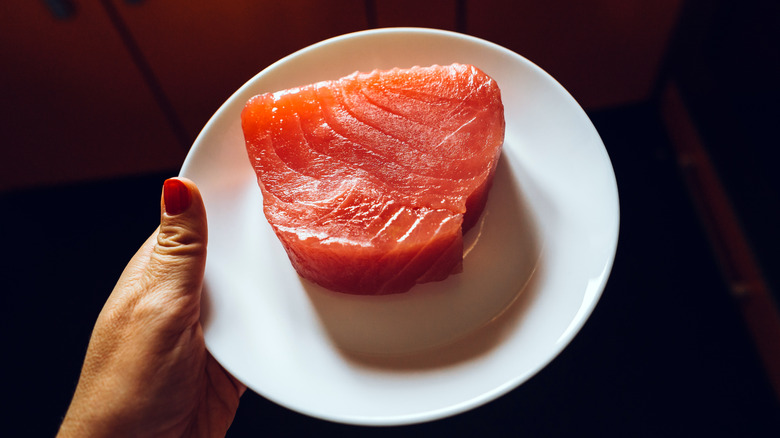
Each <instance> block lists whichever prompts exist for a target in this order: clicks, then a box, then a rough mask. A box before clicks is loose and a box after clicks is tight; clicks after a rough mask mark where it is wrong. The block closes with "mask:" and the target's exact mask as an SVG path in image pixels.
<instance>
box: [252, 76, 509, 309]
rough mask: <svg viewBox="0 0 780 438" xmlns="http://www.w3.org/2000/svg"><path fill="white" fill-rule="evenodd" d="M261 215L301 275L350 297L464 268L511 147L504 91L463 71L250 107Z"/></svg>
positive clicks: (268, 98) (287, 94)
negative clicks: (503, 155) (468, 244)
mask: <svg viewBox="0 0 780 438" xmlns="http://www.w3.org/2000/svg"><path fill="white" fill-rule="evenodd" d="M242 127H243V130H244V136H245V139H246V146H247V152H248V155H249V158H250V162H251V163H252V165H253V167H254V169H255V171H256V172H257V175H258V183H259V185H260V188H261V190H262V192H263V209H264V213H265V215H266V218H267V219H268V222H269V224H270V225H271V227H272V228H273V230H274V232H275V233H276V235H277V237H279V239H280V241H281V242H282V244H283V246H284V248H285V250H286V251H287V254H288V255H289V257H290V260H291V262H292V264H293V266H294V267H295V269H296V270H297V271H298V273H299V274H300V275H301V276H302V277H304V278H307V279H309V280H311V281H314V282H316V283H318V284H320V285H322V286H324V287H326V288H329V289H332V290H335V291H340V292H346V293H354V294H386V293H398V292H404V291H406V290H408V289H410V288H411V287H412V286H413V285H414V284H416V283H420V282H428V281H438V280H443V279H444V278H446V277H447V276H449V275H450V274H453V273H457V272H459V271H460V270H461V268H462V257H463V248H462V246H463V232H464V231H465V230H467V229H468V228H469V227H471V226H472V225H473V224H474V223H475V222H476V221H477V219H478V218H479V215H480V214H481V211H482V209H483V208H484V205H485V202H486V200H487V195H488V191H489V188H490V184H491V182H492V178H493V173H494V171H495V168H496V164H497V161H498V158H499V155H500V152H501V145H502V143H503V136H504V118H503V106H502V104H501V98H500V91H499V89H498V86H497V85H496V83H495V82H494V81H493V80H492V79H491V78H490V77H489V76H487V75H485V74H484V73H483V72H482V71H480V70H479V69H477V68H475V67H472V66H466V65H461V64H453V65H451V66H444V67H442V66H432V67H414V68H412V69H393V70H388V71H378V70H377V71H373V72H370V73H354V74H352V75H350V76H347V77H344V78H341V79H339V80H336V81H327V82H320V83H316V84H312V85H307V86H303V87H297V88H292V89H289V90H285V91H280V92H276V93H268V94H263V95H259V96H255V97H254V98H252V99H251V100H250V101H249V102H248V103H247V105H246V107H245V109H244V111H243V113H242Z"/></svg>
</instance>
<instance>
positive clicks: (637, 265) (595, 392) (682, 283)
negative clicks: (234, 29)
mask: <svg viewBox="0 0 780 438" xmlns="http://www.w3.org/2000/svg"><path fill="white" fill-rule="evenodd" d="M590 116H591V118H592V120H593V122H594V124H595V125H596V128H597V129H598V131H599V132H600V134H601V136H602V138H603V140H604V142H605V144H606V146H607V149H608V152H609V154H610V157H611V159H612V161H613V166H614V168H615V173H616V176H617V181H618V188H619V193H620V202H621V232H620V240H619V246H618V252H617V257H616V260H615V264H614V269H613V272H612V275H611V277H610V280H609V284H608V285H607V288H606V290H605V292H604V295H603V297H602V299H601V301H600V303H599V304H598V306H597V307H596V309H595V311H594V313H593V315H592V317H591V318H590V320H589V321H588V323H587V324H586V325H585V327H584V328H583V330H582V331H581V332H580V334H579V335H578V336H577V337H576V338H575V339H574V341H573V342H572V343H571V344H570V345H569V347H567V348H566V349H565V350H564V352H563V353H562V354H561V355H560V356H559V357H558V358H557V359H555V360H554V361H553V362H552V363H551V364H550V365H549V366H548V367H547V368H545V369H544V370H542V371H541V372H540V373H539V374H537V375H536V376H535V377H533V378H532V379H530V380H529V381H528V382H527V383H525V384H524V385H522V386H521V387H519V388H517V389H516V390H514V391H512V392H511V393H509V394H508V395H506V396H504V397H502V398H500V399H498V400H496V401H494V402H492V403H489V404H487V405H485V406H483V407H480V408H477V409H475V410H473V411H470V412H467V413H464V414H462V415H459V416H456V417H453V418H448V419H444V420H440V421H436V422H432V423H427V424H421V425H414V426H408V427H398V428H363V427H351V426H345V425H340V424H334V423H329V422H324V421H320V420H316V419H312V418H308V417H305V416H302V415H299V414H296V413H293V412H291V411H289V410H287V409H285V408H282V407H279V406H277V405H275V404H273V403H270V402H268V401H267V400H264V399H263V398H261V397H259V396H257V395H256V394H253V393H247V394H246V395H245V396H244V398H243V399H242V402H241V407H240V409H239V412H238V414H237V416H236V420H235V422H234V425H233V427H232V428H231V430H230V432H229V434H228V436H234V437H243V436H261V435H265V436H307V435H313V434H315V433H316V434H322V433H330V432H335V433H338V434H339V435H340V436H373V435H378V436H388V435H389V436H395V435H399V436H401V435H403V436H477V435H480V436H483V435H484V436H491V434H492V435H493V436H496V435H501V436H503V435H508V434H510V433H511V434H514V435H517V436H520V435H522V436H544V437H550V436H563V437H570V436H735V437H736V436H740V437H744V436H751V437H764V436H766V437H776V436H780V405H779V404H778V401H777V399H776V398H775V396H774V394H773V393H772V391H771V389H770V387H769V384H768V381H767V379H766V377H765V375H764V373H763V370H762V369H761V367H760V364H759V361H758V356H757V354H756V352H755V351H754V349H753V346H752V343H751V340H750V339H749V337H748V335H747V332H746V330H745V328H744V324H743V322H742V320H741V319H740V315H739V312H738V308H737V307H736V305H735V303H734V301H733V300H732V299H731V297H730V296H729V294H728V290H727V288H726V287H725V285H724V283H723V281H722V279H721V276H720V274H719V272H718V269H717V266H716V263H715V261H714V259H713V257H712V255H711V254H710V251H709V245H708V242H707V241H706V239H705V236H704V234H703V232H702V230H701V228H700V225H699V222H698V220H697V218H696V215H695V212H694V210H693V207H692V204H691V202H690V200H689V198H688V195H687V192H686V190H685V187H684V186H683V184H682V181H681V179H680V177H679V175H678V172H677V169H676V167H675V164H674V159H673V156H672V152H671V148H670V146H669V144H668V141H667V139H666V137H665V136H664V134H663V129H662V127H661V125H660V122H659V119H658V117H657V114H656V112H655V110H654V108H653V107H652V106H649V105H639V106H633V107H626V108H620V109H615V110H609V111H600V112H594V113H591V114H590ZM175 173H176V170H175V169H172V170H171V175H172V174H175ZM167 176H169V175H151V176H145V177H137V178H131V179H123V180H117V181H105V182H99V183H94V184H84V185H76V186H68V187H60V188H52V189H47V190H34V191H26V192H17V193H11V194H4V195H1V196H2V197H0V209H2V212H3V214H2V219H0V220H1V221H2V223H0V225H1V226H0V230H1V231H0V232H2V241H3V242H4V243H5V248H6V255H5V257H4V262H3V264H2V266H3V268H2V269H3V280H4V287H3V293H2V303H3V305H2V318H0V320H2V333H3V343H4V346H5V352H6V353H5V355H4V356H5V360H4V361H3V368H4V369H3V370H4V373H3V375H4V376H5V377H6V384H5V385H4V388H3V395H4V399H5V400H4V403H3V404H4V405H5V412H4V417H5V418H7V419H8V421H6V424H5V425H4V427H5V428H6V429H7V428H8V427H9V426H10V433H8V434H6V433H4V435H5V436H52V435H53V434H54V433H55V431H56V429H57V426H58V424H59V422H60V420H61V417H62V415H63V414H64V412H65V410H66V408H67V405H68V402H69V399H70V397H71V395H72V391H73V389H74V387H75V384H76V380H77V377H78V372H79V367H80V365H81V360H82V358H83V354H84V352H85V349H86V345H87V341H88V339H89V334H90V331H91V327H92V325H93V323H94V320H95V318H96V317H97V314H98V312H99V310H100V308H101V306H102V304H103V302H104V300H105V298H106V297H107V296H108V294H109V293H110V291H111V289H112V287H113V285H114V283H115V281H116V279H117V278H118V276H119V274H120V272H121V270H122V269H123V268H124V265H125V264H126V262H127V261H128V260H129V259H130V257H131V256H132V255H133V253H134V252H135V250H136V249H137V248H138V246H140V244H141V243H142V242H143V241H144V239H145V238H146V237H147V236H148V235H149V234H150V233H151V232H152V231H153V229H154V228H155V226H156V224H157V221H158V209H159V196H160V190H161V186H162V181H163V179H164V178H165V177H167Z"/></svg>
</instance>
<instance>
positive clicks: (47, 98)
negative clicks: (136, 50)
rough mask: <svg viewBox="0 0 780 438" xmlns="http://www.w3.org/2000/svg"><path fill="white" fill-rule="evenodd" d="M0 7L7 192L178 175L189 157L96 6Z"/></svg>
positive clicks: (2, 160)
mask: <svg viewBox="0 0 780 438" xmlns="http://www.w3.org/2000/svg"><path fill="white" fill-rule="evenodd" d="M75 3H76V9H75V10H74V14H73V15H72V16H71V17H70V18H69V19H67V20H58V19H56V18H54V16H53V15H52V13H51V12H50V11H49V10H47V8H46V7H45V3H44V2H42V1H27V0H15V1H5V2H3V5H2V6H1V7H0V9H2V13H0V58H1V59H2V60H3V68H2V69H0V115H1V117H0V124H2V131H3V137H2V141H1V143H0V144H2V147H1V148H0V190H9V189H14V188H22V187H30V186H36V185H48V184H55V183H61V182H71V181H80V180H87V179H94V178H104V177H112V176H118V175H126V174H136V173H145V172H157V171H162V170H167V169H176V168H177V167H178V166H179V165H180V164H181V161H182V160H183V158H184V149H183V148H182V147H181V145H180V144H179V142H177V140H176V138H175V136H174V135H173V133H172V132H171V130H170V129H169V127H168V124H167V123H166V120H165V117H164V116H163V114H162V113H161V112H160V111H159V109H158V107H157V105H156V103H155V101H154V98H153V96H152V95H151V94H150V93H149V92H148V91H147V88H146V85H145V83H144V81H143V78H142V77H141V75H140V74H139V73H138V71H137V70H136V68H135V66H134V65H133V63H132V60H131V58H130V57H129V56H128V55H127V52H126V51H125V49H124V47H123V45H122V42H121V40H120V39H119V38H118V37H117V33H116V32H115V30H114V29H113V28H112V26H111V23H110V22H109V20H108V19H107V18H106V16H105V14H104V12H103V10H102V8H101V7H100V4H99V3H98V2H75Z"/></svg>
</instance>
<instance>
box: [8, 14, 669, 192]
mask: <svg viewBox="0 0 780 438" xmlns="http://www.w3.org/2000/svg"><path fill="white" fill-rule="evenodd" d="M52 3H57V2H56V1H49V2H44V1H25V0H9V1H6V2H4V3H3V5H2V6H0V56H2V59H3V68H2V70H0V93H2V94H1V95H0V111H2V116H3V117H2V118H0V120H2V122H0V123H2V129H3V134H4V137H3V140H2V145H3V146H2V149H0V191H4V190H10V189H14V188H22V187H29V186H34V185H48V184H56V183H61V182H70V181H82V180H93V179H98V178H107V177H116V176H121V175H127V174H138V173H144V172H161V171H165V172H171V173H174V172H176V171H177V170H178V168H179V167H180V165H181V163H182V161H183V159H184V156H185V154H186V152H187V150H188V148H189V147H190V144H191V142H192V141H193V140H194V139H195V137H196V136H197V134H198V133H199V132H200V130H201V129H202V127H203V126H204V125H205V123H206V122H207V121H208V119H209V117H211V115H212V114H213V113H214V112H215V111H216V110H217V109H218V108H219V106H220V105H221V104H222V102H224V101H225V100H226V99H227V98H228V97H229V96H230V95H231V94H232V93H233V92H234V91H235V90H236V89H237V88H238V87H239V86H241V85H242V84H243V83H244V82H246V81H247V80H249V79H250V78H251V77H252V76H254V75H255V74H256V73H258V72H259V71H261V70H262V69H263V68H265V67H266V66H268V65H270V64H271V63H273V62H275V61H276V60H278V59H280V58H282V57H284V56H286V55H288V54H290V53H292V52H294V51H296V50H298V49H301V48H303V47H306V46H308V45H310V44H312V43H315V42H317V41H320V40H323V39H326V38H329V37H333V36H336V35H340V34H344V33H348V32H353V31H358V30H362V29H366V28H368V27H370V26H377V27H391V26H419V27H434V28H440V29H447V30H459V31H462V32H466V33H469V34H472V35H475V36H478V37H482V38H485V39H488V40H491V41H494V42H496V43H498V44H501V45H504V46H506V47H508V48H509V49H511V50H514V51H516V52H518V53H520V54H521V55H523V56H525V57H527V58H529V59H530V60H532V61H534V62H535V63H537V64H538V65H540V66H541V67H542V68H544V69H545V70H547V71H548V72H549V73H550V74H552V75H553V76H554V77H555V78H557V79H558V80H559V81H560V82H561V83H562V84H563V85H564V87H566V88H567V89H568V90H569V91H570V92H571V93H572V95H574V97H575V98H576V99H577V100H578V101H579V102H580V104H582V105H583V106H584V107H585V108H586V109H596V108H602V107H606V106H616V105H622V104H626V103H632V102H637V101H642V100H645V99H647V98H648V97H649V96H650V93H651V91H652V87H653V84H654V82H655V79H656V76H657V74H658V71H659V67H660V65H661V63H662V59H663V56H664V53H665V49H666V44H667V41H668V40H669V37H670V34H671V32H672V29H673V27H674V23H675V20H676V17H677V14H678V10H679V8H680V4H681V0H659V1H653V2H649V1H643V0H591V1H587V2H582V1H579V0H565V1H557V2H518V1H514V0H479V1H476V0H430V1H419V0H417V1H411V0H328V1H318V0H286V1H276V0H231V1H217V0H147V1H128V0H102V1H99V2H96V1H89V2H86V1H85V2H76V1H71V2H67V1H66V2H64V3H66V4H71V5H74V7H75V9H74V13H73V14H72V16H71V17H70V18H68V19H56V18H54V17H53V16H52V14H51V13H50V11H48V10H47V8H46V6H45V5H46V4H52Z"/></svg>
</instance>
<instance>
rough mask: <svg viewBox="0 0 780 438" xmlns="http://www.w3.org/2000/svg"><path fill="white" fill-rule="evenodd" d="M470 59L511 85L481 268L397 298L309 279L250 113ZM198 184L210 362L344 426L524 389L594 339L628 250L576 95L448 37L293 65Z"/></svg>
mask: <svg viewBox="0 0 780 438" xmlns="http://www.w3.org/2000/svg"><path fill="white" fill-rule="evenodd" d="M453 62H460V63H468V64H472V65H475V66H477V67H479V68H480V69H482V70H483V71H485V72H486V73H487V74H489V75H490V76H492V77H493V78H494V79H495V80H496V81H497V82H498V84H499V87H500V88H501V91H502V99H503V102H504V106H505V116H506V128H507V129H506V140H505V143H504V149H503V154H502V157H501V160H500V161H499V165H498V169H497V172H496V177H495V178H496V179H495V181H494V186H493V189H492V191H491V194H490V198H489V201H488V205H487V207H486V209H485V213H484V214H483V216H482V219H481V222H480V223H479V224H478V225H477V226H475V227H474V228H473V229H472V230H471V231H469V233H468V234H467V235H466V236H465V240H466V255H465V258H464V269H463V272H462V273H461V274H458V275H453V276H451V277H450V278H448V279H447V280H445V281H442V282H437V283H429V284H424V285H418V286H416V287H415V288H413V289H412V290H411V291H410V292H408V293H405V294H399V295H392V296H384V297H360V296H351V295H345V294H339V293H334V292H331V291H328V290H325V289H323V288H320V287H318V286H316V285H314V284H311V283H309V282H307V281H305V280H303V279H301V278H300V277H299V276H298V275H297V274H296V273H295V271H294V270H293V268H292V266H291V265H290V263H289V260H288V259H287V256H286V254H285V252H284V250H283V248H282V246H281V244H280V243H279V242H278V240H277V239H276V237H275V235H274V234H273V232H272V231H271V228H270V226H269V225H268V223H267V222H266V220H265V217H264V216H263V212H262V197H261V193H260V190H259V188H258V186H257V182H256V178H255V174H254V171H253V169H252V167H251V166H250V163H249V160H248V158H247V155H246V151H245V149H244V140H243V135H242V132H241V125H240V112H241V109H242V108H243V105H244V103H245V102H246V101H247V100H248V99H249V98H250V97H252V96H253V95H255V94H258V93H263V92H271V91H277V90H281V89H285V88H290V87H294V86H299V85H304V84H308V83H312V82H316V81H321V80H327V79H337V78H339V77H341V76H345V75H347V74H350V73H352V72H354V71H356V70H360V71H369V70H372V69H375V68H379V69H389V68H392V67H412V66H414V65H423V66H425V65H432V64H442V65H445V64H450V63H453ZM181 174H182V175H183V176H186V177H189V178H191V179H193V180H194V181H195V182H196V183H198V185H199V187H200V188H201V191H202V192H203V196H204V199H205V203H206V209H207V211H208V220H209V233H210V234H209V257H208V262H207V268H206V279H205V286H204V298H203V299H204V303H203V304H204V313H203V316H202V321H203V326H204V331H205V337H206V344H207V346H208V348H209V350H210V351H211V353H212V354H213V355H214V357H215V358H216V359H217V360H218V361H219V362H220V363H221V364H222V365H223V366H224V367H225V368H226V369H227V370H228V371H230V372H231V373H232V374H233V375H234V376H236V377H237V378H238V379H239V380H241V381H242V382H244V383H245V384H246V385H247V386H248V387H249V388H250V389H252V390H254V391H255V392H257V393H259V394H260V395H262V396H264V397H266V398H268V399H270V400H272V401H274V402H276V403H278V404H280V405H283V406H286V407H288V408H290V409H293V410H295V411H298V412H300V413H303V414H307V415H311V416H314V417H317V418H322V419H326V420H331V421H337V422H343V423H350V424H361V425H399V424H409V423H417V422H423V421H430V420H435V419H439V418H443V417H446V416H450V415H454V414H457V413H460V412H463V411H466V410H468V409H471V408H474V407H476V406H479V405H481V404H484V403H486V402H489V401H491V400H493V399H495V398H496V397H499V396H501V395H502V394H505V393H507V392H508V391H511V390H512V389H514V388H516V387H517V386H518V385H520V384H522V383H523V382H524V381H526V380H527V379H529V378H530V377H531V376H532V375H533V374H534V373H536V372H537V371H539V370H540V369H541V368H543V367H544V366H545V365H546V364H547V363H549V362H550V361H551V360H552V359H553V358H554V357H555V356H556V355H557V354H558V353H559V352H560V351H561V350H562V349H563V348H564V347H565V346H566V345H567V344H568V343H569V342H570V341H571V339H572V338H573V337H574V336H575V334H576V333H577V332H578V331H579V329H580V327H582V325H583V324H584V322H585V320H586V319H587V318H588V316H589V315H590V314H591V311H592V310H593V308H594V306H595V305H596V302H597V301H598V299H599V297H600V295H601V292H602V290H603V288H604V285H605V283H606V280H607V277H608V275H609V271H610V269H611V266H612V261H613V258H614V254H615V249H616V244H617V236H618V221H619V209H618V197H617V187H616V184H615V178H614V173H613V171H612V167H611V164H610V160H609V157H608V156H607V153H606V151H605V149H604V145H603V143H602V142H601V140H600V138H599V136H598V133H597V132H596V130H595V129H594V127H593V125H592V124H591V122H590V120H589V119H588V118H587V116H586V115H585V113H584V112H583V110H582V109H581V108H580V107H579V106H578V105H577V103H576V102H575V100H574V99H573V98H572V97H571V96H570V95H569V94H568V93H567V92H566V91H565V90H564V88H563V87H561V85H559V84H558V83H557V82H556V81H555V80H554V79H553V78H552V77H550V76H549V75H548V74H546V73H545V72H544V71H542V70H541V69H540V68H539V67H537V66H535V65H534V64H532V63H531V62H529V61H528V60H526V59H525V58H523V57H521V56H519V55H517V54H515V53H513V52H511V51H509V50H507V49H505V48H502V47H500V46H497V45H495V44H492V43H490V42H486V41H484V40H480V39H476V38H472V37H469V36H464V35H461V34H456V33H452V32H446V31H438V30H428V29H409V28H405V29H401V28H398V29H380V30H372V31H366V32H359V33H354V34H349V35H344V36H341V37H337V38H333V39H330V40H326V41H323V42H321V43H318V44H315V45H313V46H311V47H308V48H306V49H303V50H301V51H299V52H297V53H295V54H293V55H290V56H289V57H286V58H284V59H282V60H280V61H279V62H277V63H275V64H273V65H272V66H270V67H268V68H267V69H265V70H264V71H262V72H261V73H259V74H258V75H257V76H255V77H254V78H252V79H251V80H250V81H249V82H247V83H246V84H245V85H244V86H243V87H241V88H240V89H239V90H238V91H237V92H236V93H235V94H234V95H233V96H231V97H230V99H228V100H227V102H225V104H224V105H223V106H222V107H221V108H220V109H219V111H217V113H216V114H215V115H214V117H213V118H212V119H211V120H210V121H209V123H208V124H207V125H206V127H205V128H204V130H203V132H202V133H201V134H200V136H199V137H198V139H197V140H196V142H195V144H194V146H193V148H192V150H191V151H190V154H189V155H188V157H187V159H186V161H185V163H184V166H183V168H182V172H181Z"/></svg>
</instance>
